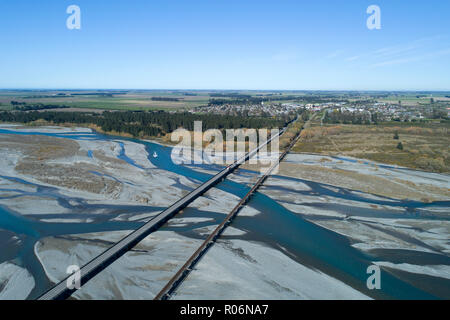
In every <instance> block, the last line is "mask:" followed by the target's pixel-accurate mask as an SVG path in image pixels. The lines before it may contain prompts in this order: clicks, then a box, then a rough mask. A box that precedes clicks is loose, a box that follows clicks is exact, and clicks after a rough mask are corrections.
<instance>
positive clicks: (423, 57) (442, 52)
mask: <svg viewBox="0 0 450 320" xmlns="http://www.w3.org/2000/svg"><path fill="white" fill-rule="evenodd" d="M446 55H450V48H449V49H444V50H439V51H436V52H430V53H427V54H424V55H421V56H412V57H407V58H400V59H393V60H387V61H383V62H379V63H375V64H373V65H372V67H385V66H392V65H398V64H404V63H410V62H417V61H423V60H428V59H433V58H438V57H442V56H446Z"/></svg>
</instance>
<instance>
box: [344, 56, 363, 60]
mask: <svg viewBox="0 0 450 320" xmlns="http://www.w3.org/2000/svg"><path fill="white" fill-rule="evenodd" d="M360 57H361V56H353V57H350V58H347V59H345V60H347V61H355V60H358V59H359V58H360Z"/></svg>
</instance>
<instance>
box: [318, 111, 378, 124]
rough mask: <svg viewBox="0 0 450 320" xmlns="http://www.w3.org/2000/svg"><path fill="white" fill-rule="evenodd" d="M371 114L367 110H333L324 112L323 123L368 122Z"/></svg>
mask: <svg viewBox="0 0 450 320" xmlns="http://www.w3.org/2000/svg"><path fill="white" fill-rule="evenodd" d="M371 120H372V116H371V114H370V113H368V112H350V111H341V110H333V111H332V112H326V113H325V116H324V118H323V122H324V123H342V124H370V123H371Z"/></svg>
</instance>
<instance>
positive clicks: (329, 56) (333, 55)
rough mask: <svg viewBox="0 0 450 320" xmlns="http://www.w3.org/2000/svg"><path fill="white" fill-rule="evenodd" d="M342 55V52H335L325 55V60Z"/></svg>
mask: <svg viewBox="0 0 450 320" xmlns="http://www.w3.org/2000/svg"><path fill="white" fill-rule="evenodd" d="M342 53H344V50H336V51H334V52H331V53H330V54H329V55H327V56H326V58H327V59H332V58H336V57H337V56H339V55H341V54H342Z"/></svg>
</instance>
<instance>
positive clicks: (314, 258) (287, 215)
mask: <svg viewBox="0 0 450 320" xmlns="http://www.w3.org/2000/svg"><path fill="white" fill-rule="evenodd" d="M7 133H8V134H35V133H34V132H33V133H23V132H16V131H11V130H6V129H0V134H7ZM39 134H41V135H47V136H53V137H60V138H68V139H75V140H77V139H96V140H114V141H117V142H119V144H120V146H121V152H120V154H119V156H118V158H120V159H122V160H124V161H126V162H128V163H129V164H131V165H133V166H136V167H139V168H141V167H140V166H138V165H137V164H136V163H135V162H134V161H133V160H132V159H130V158H129V157H127V156H126V154H125V152H124V146H123V143H121V142H120V141H118V139H119V138H117V137H110V136H106V135H101V134H96V133H86V132H82V133H63V134H55V133H39ZM120 140H131V141H134V142H137V143H141V144H144V145H145V147H146V149H147V152H148V154H149V155H150V156H149V161H151V162H152V164H154V165H155V166H156V167H158V168H159V169H163V170H167V171H170V172H174V173H177V174H179V175H182V176H184V177H186V178H189V179H191V180H193V181H196V182H198V183H201V182H204V181H207V180H208V179H210V178H211V177H212V175H211V174H207V173H203V172H199V171H196V170H195V167H194V168H193V167H187V166H183V165H176V164H174V163H173V162H172V159H171V156H170V155H171V148H170V147H166V146H161V145H158V144H154V143H150V142H142V141H139V140H134V139H124V138H120ZM154 152H156V153H157V154H158V157H157V158H154V157H153V156H152V154H153V153H154ZM90 156H92V152H91V153H90ZM197 167H199V168H208V169H211V168H213V169H215V170H219V169H220V168H219V167H217V166H208V165H200V166H197ZM246 173H247V174H252V172H246ZM93 174H99V173H95V172H93ZM276 177H277V178H282V179H287V180H290V181H297V182H299V183H305V184H308V186H309V187H310V188H311V191H296V190H290V189H286V191H288V192H294V193H295V192H297V193H298V194H299V196H301V195H302V194H304V193H305V192H306V193H309V194H308V195H317V196H321V195H327V196H332V197H335V198H337V199H345V200H352V201H359V202H364V203H370V204H377V205H384V204H386V205H389V206H392V207H399V208H404V210H405V212H406V213H409V216H408V217H409V218H411V219H444V218H442V217H437V216H433V214H432V213H430V212H427V211H426V207H427V206H438V207H450V202H449V201H443V202H439V203H433V204H425V203H421V202H417V201H395V200H392V199H385V200H383V199H372V198H370V197H367V198H366V197H364V195H362V194H354V193H352V192H351V190H347V189H344V188H336V187H334V189H339V190H338V191H333V189H330V188H327V186H326V185H323V184H320V183H313V182H309V181H304V180H299V179H294V178H285V177H280V176H276ZM0 178H3V179H15V178H14V177H0ZM16 181H19V182H22V183H27V182H26V181H20V180H16ZM35 186H36V187H37V191H36V192H35V193H33V194H34V195H40V196H45V197H53V198H54V199H57V200H58V202H59V204H60V205H62V206H63V207H65V208H68V209H70V210H69V213H64V214H61V215H60V217H61V218H66V219H69V218H80V217H83V218H86V217H90V218H92V219H94V222H90V223H51V222H41V221H39V220H37V219H36V218H35V217H34V216H22V215H20V214H19V213H14V212H13V211H12V210H10V209H8V208H6V207H0V229H4V230H9V231H11V232H13V233H15V234H17V235H20V237H21V238H23V239H24V242H23V246H22V248H21V250H20V251H19V254H18V257H17V261H18V262H19V264H22V265H23V266H24V267H25V268H27V269H28V270H29V271H30V272H31V273H32V275H33V276H34V277H35V279H36V282H37V285H36V288H35V289H34V290H33V292H32V294H31V295H30V298H33V297H35V296H37V295H39V294H40V293H42V292H43V291H44V290H46V289H48V288H49V286H50V285H51V283H50V282H49V280H48V279H47V278H46V276H45V273H44V272H43V270H42V267H41V266H40V264H39V262H38V261H37V259H36V258H35V257H34V253H33V246H34V244H35V243H36V241H38V240H39V239H41V238H44V237H48V236H62V235H74V234H82V233H89V232H101V231H118V230H132V229H136V228H138V227H139V226H140V225H142V223H143V222H142V221H136V222H124V221H111V220H112V219H113V218H114V217H117V216H118V215H119V214H123V213H129V214H141V213H145V212H155V211H158V210H162V209H163V208H157V207H151V206H116V205H111V206H107V205H89V204H87V203H86V202H85V201H84V199H79V198H69V197H65V196H62V195H61V194H59V192H58V190H57V189H56V188H51V187H44V186H39V185H35ZM181 186H182V185H181V184H179V187H181ZM217 188H219V189H221V190H223V191H226V192H229V193H231V194H234V195H237V196H239V197H243V196H244V195H245V194H246V193H247V192H248V190H249V188H248V187H247V186H246V185H243V184H240V183H236V182H233V181H230V180H225V181H224V182H222V183H220V184H219V185H218V186H217ZM1 191H2V190H0V192H1ZM6 191H7V190H6ZM24 194H25V193H23V194H22V195H24ZM27 194H29V193H27ZM0 195H1V193H0ZM19 196H20V195H19ZM248 205H249V206H251V207H253V208H255V209H257V210H259V211H261V212H262V214H259V215H257V216H254V217H240V216H238V217H237V219H236V220H235V221H234V222H233V226H234V227H236V228H239V229H241V230H244V231H246V232H247V233H246V235H245V236H241V238H242V239H248V240H251V241H258V242H261V243H264V244H265V245H267V246H271V247H274V248H277V249H281V248H283V252H285V253H286V254H287V255H289V256H290V257H291V258H292V259H294V260H296V261H298V262H299V263H302V264H304V265H306V266H309V267H311V268H314V269H318V270H321V271H322V272H325V273H327V274H330V275H332V276H333V277H335V278H337V279H340V280H341V281H344V282H345V283H347V284H349V285H351V286H352V287H354V288H356V289H358V290H359V291H361V292H363V293H365V294H367V295H369V296H371V297H374V298H394V299H433V298H450V281H449V280H446V279H442V281H443V282H444V285H446V286H447V287H448V288H449V290H447V291H445V290H444V292H442V290H437V292H438V294H436V293H435V292H434V291H433V290H432V288H431V290H427V291H424V290H423V289H421V288H419V287H417V286H415V285H414V279H413V280H411V275H410V274H406V275H405V274H402V273H401V272H399V273H396V274H395V275H394V274H393V273H389V272H383V275H382V289H381V290H377V291H370V290H368V289H367V287H366V279H367V277H368V275H367V273H366V270H367V267H368V266H369V265H371V264H372V262H373V261H377V260H379V259H378V258H377V256H376V255H373V256H369V255H367V254H364V253H363V252H361V251H359V250H357V249H355V248H353V247H352V246H351V241H350V240H349V239H348V238H346V237H344V236H342V235H339V234H337V233H335V232H332V231H330V230H328V229H325V228H322V227H320V226H318V225H316V224H314V223H312V222H310V221H308V220H306V219H304V217H302V216H301V215H299V214H295V213H293V212H291V211H289V210H288V209H286V208H285V207H284V206H282V205H281V204H280V203H278V202H277V201H274V200H273V199H271V198H270V197H268V196H266V195H264V194H262V193H257V194H256V195H255V196H254V197H253V198H252V200H251V201H250V203H249V204H248ZM331 205H332V206H333V204H331ZM99 209H101V210H103V211H102V212H106V213H102V214H96V213H95V212H96V210H99ZM326 209H329V210H331V209H333V210H336V211H339V210H340V209H342V208H339V207H337V205H334V207H333V208H326ZM358 209H360V208H358ZM342 210H346V212H349V213H351V206H348V207H347V208H344V209H342ZM359 211H360V210H359ZM355 214H356V215H361V214H362V215H363V216H364V215H365V216H372V217H373V216H380V215H382V216H383V215H384V216H383V217H385V218H396V217H397V218H398V216H395V214H396V213H394V212H389V211H383V210H371V209H367V211H365V212H363V213H361V212H355ZM397 214H398V213H397ZM184 215H185V216H191V217H205V216H207V217H213V219H214V221H213V222H204V223H200V224H195V225H194V226H188V227H182V228H174V229H173V230H174V231H177V232H180V233H183V234H184V235H188V236H192V237H195V235H194V233H193V232H191V231H192V228H200V227H204V226H208V225H211V224H215V223H218V222H219V221H220V219H221V217H223V215H220V214H215V213H211V212H201V211H199V210H195V209H192V208H187V209H186V210H185V213H184ZM49 216H50V215H48V217H49ZM48 217H47V218H48ZM51 217H53V218H54V217H55V215H54V214H52V215H51ZM39 218H40V219H44V218H45V215H39ZM445 220H448V218H445ZM165 228H167V229H169V227H165ZM394 256H395V255H394ZM1 259H2V254H1V253H0V262H2V260H1ZM383 259H384V260H383V261H386V260H385V259H386V258H385V257H383ZM425 262H426V261H425ZM397 263H398V262H397ZM440 263H441V264H442V263H444V264H447V265H450V259H449V257H448V256H445V255H442V257H441V260H440ZM424 264H425V263H424Z"/></svg>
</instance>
